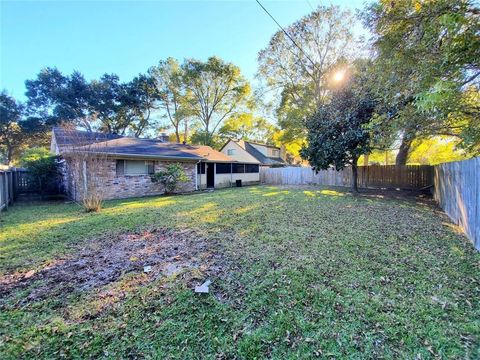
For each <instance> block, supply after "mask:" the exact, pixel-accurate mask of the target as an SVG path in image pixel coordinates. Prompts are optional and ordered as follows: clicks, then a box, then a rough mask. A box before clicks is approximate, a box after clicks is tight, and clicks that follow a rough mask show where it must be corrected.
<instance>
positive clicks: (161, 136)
mask: <svg viewBox="0 0 480 360" xmlns="http://www.w3.org/2000/svg"><path fill="white" fill-rule="evenodd" d="M157 140H160V141H161V142H162V143H167V142H169V139H168V135H167V133H164V132H162V133H160V134H159V135H158V136H157Z"/></svg>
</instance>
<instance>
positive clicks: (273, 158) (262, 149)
mask: <svg viewBox="0 0 480 360" xmlns="http://www.w3.org/2000/svg"><path fill="white" fill-rule="evenodd" d="M220 151H221V152H222V153H224V154H225V155H227V156H230V157H231V158H233V159H235V160H237V161H245V162H253V161H256V162H258V163H259V164H260V166H272V165H274V166H281V165H288V164H287V161H286V152H285V147H284V146H282V147H277V146H272V145H266V144H259V143H256V142H252V141H245V140H233V139H230V140H228V142H227V143H226V144H225V145H223V147H222V148H221V149H220Z"/></svg>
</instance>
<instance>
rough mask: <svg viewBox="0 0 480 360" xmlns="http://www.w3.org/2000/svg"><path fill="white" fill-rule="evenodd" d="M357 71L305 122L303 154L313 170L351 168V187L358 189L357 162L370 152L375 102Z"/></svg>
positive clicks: (334, 90) (333, 91)
mask: <svg viewBox="0 0 480 360" xmlns="http://www.w3.org/2000/svg"><path fill="white" fill-rule="evenodd" d="M362 75H363V74H361V73H359V72H358V71H357V72H355V73H354V74H352V75H350V77H349V79H348V80H345V82H344V83H343V84H342V86H341V87H339V88H337V89H333V90H332V92H331V95H330V101H329V102H328V103H326V104H323V105H321V106H319V108H318V111H317V112H316V113H315V114H314V115H313V116H311V117H310V118H309V119H308V120H307V121H306V127H307V130H308V136H307V141H308V142H307V145H305V146H304V147H303V148H302V150H301V155H302V157H303V158H304V159H306V160H308V161H309V163H310V165H311V166H312V167H313V168H314V170H317V171H319V170H323V169H328V168H329V167H334V168H335V169H336V170H341V169H343V168H344V167H345V166H350V167H351V168H352V173H353V176H352V190H353V191H355V192H356V191H358V188H357V162H358V159H359V158H360V156H361V155H365V154H368V153H369V152H370V151H371V138H372V136H371V135H372V130H371V129H370V127H369V124H370V122H371V118H372V115H373V113H374V110H375V106H376V101H375V99H374V97H373V94H372V93H371V91H370V90H369V89H368V88H367V87H366V86H365V83H366V81H365V79H363V78H362Z"/></svg>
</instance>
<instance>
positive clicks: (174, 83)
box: [149, 58, 189, 143]
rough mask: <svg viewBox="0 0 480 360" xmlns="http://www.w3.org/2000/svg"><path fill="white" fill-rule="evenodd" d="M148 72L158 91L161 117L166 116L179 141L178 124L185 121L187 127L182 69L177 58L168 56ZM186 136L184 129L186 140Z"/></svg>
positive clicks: (187, 113) (186, 102) (185, 94)
mask: <svg viewBox="0 0 480 360" xmlns="http://www.w3.org/2000/svg"><path fill="white" fill-rule="evenodd" d="M149 74H150V75H151V76H152V78H153V80H154V84H155V86H156V89H157V91H158V101H157V104H158V109H159V110H160V111H162V112H163V113H162V117H164V118H167V119H168V120H169V122H170V123H171V125H172V126H173V129H174V132H175V139H176V141H177V142H178V143H179V142H180V126H181V125H182V123H185V129H187V124H186V122H187V119H188V115H189V112H188V101H187V99H188V97H187V90H186V86H185V81H184V69H183V68H182V67H181V66H180V64H179V62H178V60H176V59H173V58H168V59H167V60H164V61H160V62H159V64H158V65H157V66H154V67H152V68H150V70H149ZM187 136H188V134H187V130H185V133H184V140H187V139H186V137H187Z"/></svg>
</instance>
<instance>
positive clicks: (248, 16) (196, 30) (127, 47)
mask: <svg viewBox="0 0 480 360" xmlns="http://www.w3.org/2000/svg"><path fill="white" fill-rule="evenodd" d="M363 2H364V0H353V1H340V0H338V1H335V0H332V1H329V0H327V1H325V0H324V1H319V0H308V1H307V0H298V1H265V0H263V1H262V3H263V5H264V6H265V7H266V8H267V9H268V10H269V11H270V12H271V13H272V15H273V16H275V18H276V19H277V20H278V21H279V22H280V23H281V24H282V25H284V26H287V25H289V24H290V23H292V22H294V21H295V20H297V19H299V18H300V17H302V16H303V15H306V14H307V13H309V12H310V11H311V7H316V6H317V5H318V4H319V3H322V4H324V5H325V4H326V5H328V4H330V3H334V4H340V5H342V6H345V7H347V6H348V7H350V8H351V9H354V8H361V7H362V4H363ZM277 30H278V28H277V26H276V25H275V23H274V22H273V21H272V20H271V19H270V18H269V17H268V16H267V15H266V14H265V13H264V12H263V10H262V9H261V8H260V7H259V6H258V4H257V3H256V2H255V1H254V0H248V1H208V2H207V1H170V2H167V1H146V2H144V1H135V2H133V1H45V2H44V1H4V0H0V89H6V90H7V91H8V92H9V93H10V94H11V95H13V96H15V97H16V98H18V99H20V100H24V95H23V94H24V92H25V87H24V82H25V80H26V79H32V78H34V77H35V76H36V74H37V73H38V72H39V71H40V69H42V68H43V67H46V66H51V67H54V66H56V67H57V68H59V69H60V70H61V71H62V72H64V73H71V72H72V71H73V70H78V71H80V72H81V73H83V74H84V75H85V76H86V78H87V79H93V78H98V77H99V76H101V75H102V74H104V73H116V74H118V75H119V76H120V79H121V80H123V81H128V80H130V79H131V78H132V77H134V76H135V75H136V74H138V73H140V72H145V71H146V70H147V69H148V68H149V67H150V66H152V65H154V64H156V63H157V62H158V61H159V60H160V59H165V58H167V57H169V56H171V57H175V58H178V59H183V58H186V57H187V58H188V57H194V58H199V59H206V58H208V57H209V56H212V55H217V56H220V57H221V58H223V59H225V60H227V61H230V62H233V63H235V64H236V65H238V66H240V68H241V70H242V73H243V74H244V75H245V76H246V77H247V78H249V79H251V80H252V79H253V77H254V74H255V71H256V67H257V60H256V58H257V53H258V51H259V50H261V49H262V48H264V47H265V46H266V45H267V43H268V41H269V39H270V37H271V36H272V35H273V34H274V33H275V32H276V31H277Z"/></svg>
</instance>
